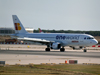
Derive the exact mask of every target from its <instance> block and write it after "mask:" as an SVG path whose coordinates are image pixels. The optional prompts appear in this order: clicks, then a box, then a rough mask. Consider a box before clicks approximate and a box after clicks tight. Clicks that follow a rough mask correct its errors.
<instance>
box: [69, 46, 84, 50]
mask: <svg viewBox="0 0 100 75" xmlns="http://www.w3.org/2000/svg"><path fill="white" fill-rule="evenodd" d="M70 47H71V48H73V50H79V49H82V48H83V46H70Z"/></svg>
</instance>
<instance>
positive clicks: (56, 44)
mask: <svg viewBox="0 0 100 75" xmlns="http://www.w3.org/2000/svg"><path fill="white" fill-rule="evenodd" d="M50 47H51V49H60V48H61V44H60V43H57V42H56V43H52V44H51V46H50Z"/></svg>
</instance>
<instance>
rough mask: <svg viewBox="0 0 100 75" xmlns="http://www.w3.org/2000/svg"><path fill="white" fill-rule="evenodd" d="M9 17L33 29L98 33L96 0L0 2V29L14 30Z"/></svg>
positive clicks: (99, 9)
mask: <svg viewBox="0 0 100 75" xmlns="http://www.w3.org/2000/svg"><path fill="white" fill-rule="evenodd" d="M12 15H17V16H18V18H19V19H20V21H21V22H22V24H23V25H24V27H29V28H34V29H38V28H41V29H49V30H51V29H55V30H88V31H89V30H93V31H95V30H99V31H100V0H0V27H14V26H13V20H12Z"/></svg>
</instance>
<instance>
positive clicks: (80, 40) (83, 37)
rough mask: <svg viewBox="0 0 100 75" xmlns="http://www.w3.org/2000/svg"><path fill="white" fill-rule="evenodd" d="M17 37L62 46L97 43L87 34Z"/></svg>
mask: <svg viewBox="0 0 100 75" xmlns="http://www.w3.org/2000/svg"><path fill="white" fill-rule="evenodd" d="M17 36H19V37H27V38H38V39H45V40H49V41H55V42H60V43H61V44H62V46H92V45H95V44H97V43H98V41H97V40H96V39H94V37H93V36H91V35H88V34H70V33H68V34H65V33H25V34H21V33H20V34H18V35H17Z"/></svg>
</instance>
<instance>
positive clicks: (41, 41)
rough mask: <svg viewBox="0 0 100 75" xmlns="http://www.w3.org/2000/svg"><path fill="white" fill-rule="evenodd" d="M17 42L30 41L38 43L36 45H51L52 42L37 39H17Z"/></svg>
mask: <svg viewBox="0 0 100 75" xmlns="http://www.w3.org/2000/svg"><path fill="white" fill-rule="evenodd" d="M17 39H18V40H21V41H30V42H38V43H42V44H49V43H52V42H54V41H49V40H45V39H38V38H26V37H24V38H17Z"/></svg>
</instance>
